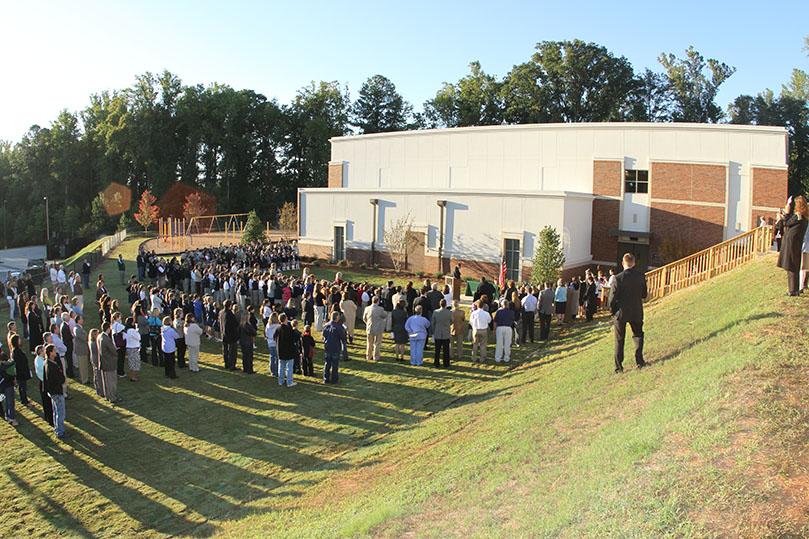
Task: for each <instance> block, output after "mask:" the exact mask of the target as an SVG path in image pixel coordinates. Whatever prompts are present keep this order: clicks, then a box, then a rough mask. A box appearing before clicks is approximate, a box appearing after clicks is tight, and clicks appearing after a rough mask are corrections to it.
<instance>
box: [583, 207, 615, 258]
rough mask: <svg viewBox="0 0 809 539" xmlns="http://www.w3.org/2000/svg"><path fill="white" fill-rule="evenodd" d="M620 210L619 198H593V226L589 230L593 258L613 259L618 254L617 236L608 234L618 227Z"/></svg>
mask: <svg viewBox="0 0 809 539" xmlns="http://www.w3.org/2000/svg"><path fill="white" fill-rule="evenodd" d="M620 211H621V201H620V200H606V199H598V198H597V199H594V200H593V220H592V227H593V228H592V230H591V232H590V252H591V253H592V255H593V260H605V261H606V260H613V259H615V258H616V256H618V254H617V253H618V238H617V237H616V236H610V235H609V231H610V229H612V228H618V225H619V223H618V220H619V217H620Z"/></svg>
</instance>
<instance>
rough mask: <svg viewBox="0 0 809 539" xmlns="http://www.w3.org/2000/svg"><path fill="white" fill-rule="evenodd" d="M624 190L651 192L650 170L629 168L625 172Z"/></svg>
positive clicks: (626, 191)
mask: <svg viewBox="0 0 809 539" xmlns="http://www.w3.org/2000/svg"><path fill="white" fill-rule="evenodd" d="M624 192H625V193H648V192H649V171H648V170H627V171H626V172H624Z"/></svg>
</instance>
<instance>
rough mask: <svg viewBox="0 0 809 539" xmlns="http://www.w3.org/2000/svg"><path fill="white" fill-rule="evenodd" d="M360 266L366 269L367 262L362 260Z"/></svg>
mask: <svg viewBox="0 0 809 539" xmlns="http://www.w3.org/2000/svg"><path fill="white" fill-rule="evenodd" d="M360 267H361V268H362V269H368V264H366V263H365V262H363V263H362V264H360Z"/></svg>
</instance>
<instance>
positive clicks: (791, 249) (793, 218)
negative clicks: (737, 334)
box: [775, 195, 809, 296]
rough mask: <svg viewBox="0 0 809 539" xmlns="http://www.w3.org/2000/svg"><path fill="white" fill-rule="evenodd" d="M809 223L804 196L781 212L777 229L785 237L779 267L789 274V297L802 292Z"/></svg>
mask: <svg viewBox="0 0 809 539" xmlns="http://www.w3.org/2000/svg"><path fill="white" fill-rule="evenodd" d="M807 223H809V209H807V206H806V199H805V198H804V197H803V195H799V196H797V197H795V199H794V200H793V198H792V197H790V198H789V200H787V203H786V206H784V209H783V210H781V213H780V214H779V216H778V220H777V221H776V223H775V229H776V230H777V231H780V232H781V233H782V236H783V240H782V241H781V252H780V253H779V254H778V264H777V265H778V267H779V268H783V269H784V270H786V272H787V285H788V287H789V291H788V292H787V295H788V296H797V295H798V294H799V293H800V290H801V283H800V271H801V262H802V258H803V253H802V249H801V246H802V244H803V236H804V234H805V233H806V226H807Z"/></svg>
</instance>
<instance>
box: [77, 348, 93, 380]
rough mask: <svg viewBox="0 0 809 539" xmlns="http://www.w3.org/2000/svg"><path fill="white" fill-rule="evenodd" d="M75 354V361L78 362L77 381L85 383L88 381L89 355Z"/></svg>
mask: <svg viewBox="0 0 809 539" xmlns="http://www.w3.org/2000/svg"><path fill="white" fill-rule="evenodd" d="M75 355H76V362H77V363H78V364H79V382H81V383H82V384H86V383H87V382H89V381H90V356H85V355H80V354H75Z"/></svg>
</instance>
